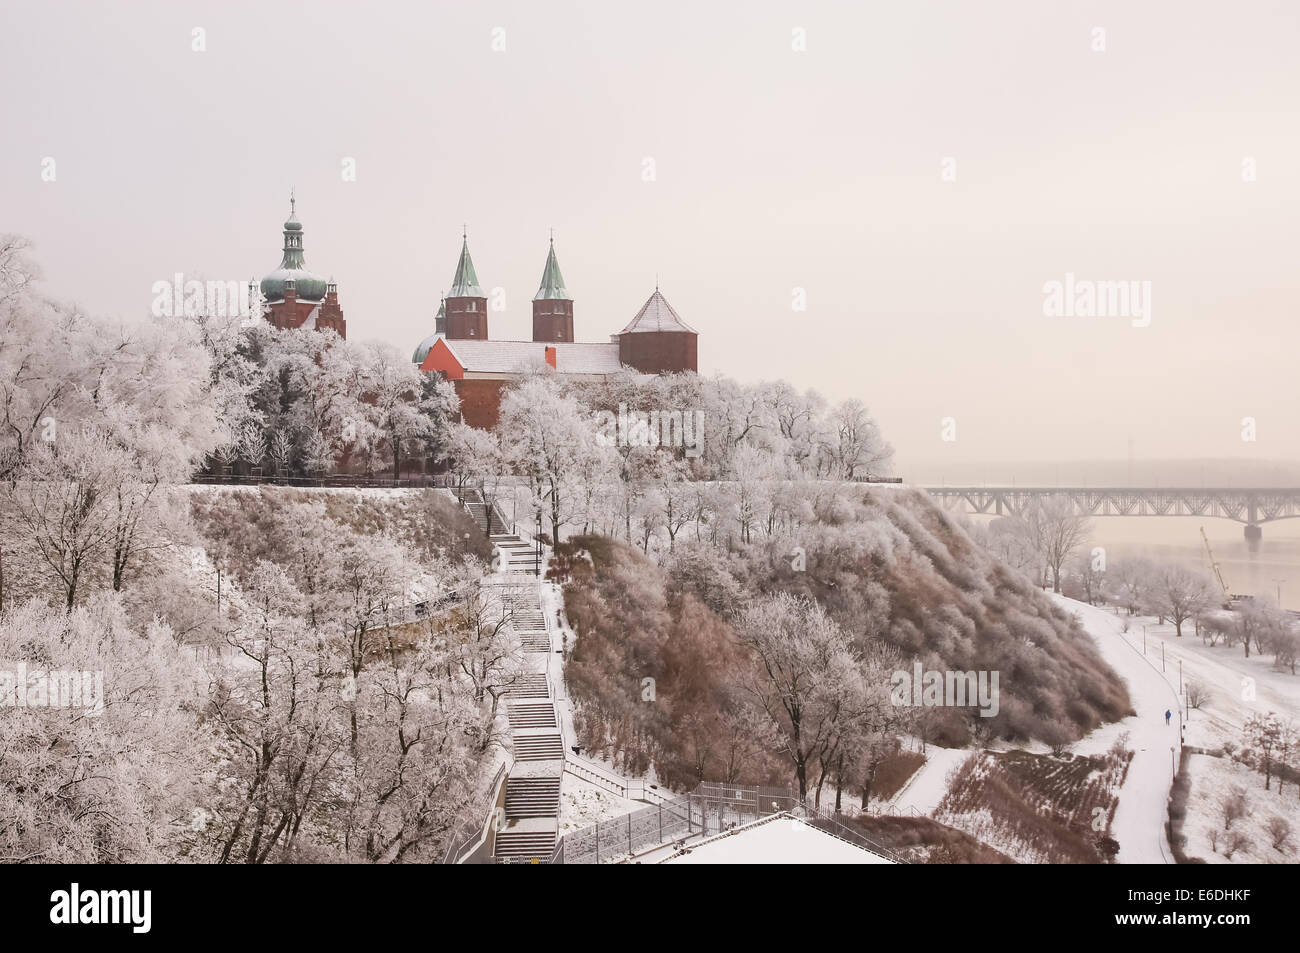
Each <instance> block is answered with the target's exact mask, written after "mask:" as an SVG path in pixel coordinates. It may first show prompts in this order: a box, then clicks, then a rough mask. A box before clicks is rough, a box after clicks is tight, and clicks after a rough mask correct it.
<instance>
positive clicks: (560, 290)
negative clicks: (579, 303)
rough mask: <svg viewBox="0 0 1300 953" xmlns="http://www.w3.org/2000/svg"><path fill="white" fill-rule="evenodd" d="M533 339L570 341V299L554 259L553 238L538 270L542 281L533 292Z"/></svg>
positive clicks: (571, 312) (571, 326) (571, 328)
mask: <svg viewBox="0 0 1300 953" xmlns="http://www.w3.org/2000/svg"><path fill="white" fill-rule="evenodd" d="M533 340H534V341H567V342H569V343H572V342H573V299H572V298H570V297H569V292H568V291H567V290H566V289H565V287H564V276H563V275H561V274H560V263H559V262H558V261H556V260H555V239H554V238H552V239H551V250H550V251H549V252H548V253H547V255H546V267H545V268H544V269H543V270H542V284H541V286H540V287H539V288H538V289H537V294H535V295H533Z"/></svg>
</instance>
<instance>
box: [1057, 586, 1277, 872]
mask: <svg viewBox="0 0 1300 953" xmlns="http://www.w3.org/2000/svg"><path fill="white" fill-rule="evenodd" d="M1057 599H1058V601H1059V602H1060V603H1061V604H1062V605H1063V606H1066V607H1067V608H1069V609H1070V610H1071V611H1073V612H1074V613H1075V614H1076V615H1077V616H1079V618H1080V621H1081V622H1082V623H1083V625H1084V627H1085V628H1086V629H1087V630H1088V632H1089V633H1090V634H1091V635H1092V636H1093V637H1094V638H1095V639H1096V640H1097V644H1098V647H1099V648H1100V650H1101V652H1102V656H1103V657H1104V658H1105V659H1106V661H1107V662H1108V663H1109V664H1110V665H1111V666H1112V667H1113V668H1114V669H1115V670H1116V671H1117V672H1119V674H1120V675H1121V676H1122V677H1123V678H1124V680H1125V682H1127V683H1128V686H1129V695H1130V698H1131V700H1132V702H1133V705H1134V708H1135V709H1136V711H1137V715H1136V717H1132V718H1126V719H1124V720H1123V721H1122V722H1119V723H1118V724H1115V725H1104V726H1103V727H1101V728H1099V729H1097V730H1096V731H1094V732H1092V734H1090V735H1089V736H1088V737H1087V738H1085V739H1084V740H1083V741H1081V742H1079V743H1078V744H1077V745H1075V746H1074V750H1075V751H1077V752H1079V753H1082V754H1096V753H1100V752H1101V751H1102V750H1104V749H1105V748H1106V747H1108V746H1109V745H1110V743H1111V742H1112V741H1113V740H1114V738H1115V737H1116V736H1117V735H1118V734H1119V733H1120V732H1121V731H1129V732H1130V745H1131V746H1132V747H1133V748H1134V749H1135V756H1134V759H1133V765H1132V767H1131V768H1130V770H1129V776H1128V779H1127V781H1126V783H1125V785H1124V788H1123V790H1122V792H1121V794H1120V804H1119V808H1118V810H1117V811H1116V815H1115V822H1114V831H1113V832H1114V835H1115V838H1116V839H1117V840H1118V841H1119V843H1120V855H1119V860H1120V862H1121V863H1162V862H1163V863H1169V862H1171V861H1172V853H1171V852H1170V850H1169V847H1168V843H1167V841H1166V838H1165V833H1164V832H1165V827H1164V821H1165V818H1166V811H1167V802H1168V794H1169V786H1170V783H1171V781H1172V767H1171V759H1172V758H1173V757H1174V756H1173V755H1172V754H1171V752H1170V750H1169V749H1170V748H1177V746H1178V744H1179V739H1178V723H1179V718H1178V716H1179V714H1180V712H1181V713H1182V714H1184V715H1185V718H1186V743H1187V744H1188V745H1193V746H1195V747H1201V748H1207V749H1218V748H1220V747H1221V746H1222V745H1223V743H1224V742H1225V741H1230V742H1233V743H1235V744H1236V745H1237V746H1238V747H1240V746H1241V745H1242V743H1243V741H1242V737H1241V727H1242V725H1243V724H1244V723H1245V721H1246V719H1247V718H1249V717H1250V715H1251V714H1253V713H1263V712H1269V711H1275V712H1277V713H1278V714H1279V715H1281V716H1282V717H1283V718H1287V717H1294V716H1297V715H1300V676H1294V675H1291V674H1290V673H1289V672H1280V671H1276V670H1275V669H1274V668H1273V664H1272V659H1271V658H1269V657H1260V656H1252V657H1251V658H1249V659H1247V658H1245V657H1244V653H1243V651H1242V649H1241V647H1240V646H1237V647H1235V648H1226V647H1224V646H1222V645H1219V646H1214V647H1211V646H1207V645H1205V644H1204V643H1203V642H1202V641H1201V640H1200V639H1199V638H1197V637H1196V636H1195V635H1194V634H1193V631H1192V627H1191V625H1190V624H1185V625H1184V626H1183V632H1184V634H1183V636H1182V637H1181V638H1179V637H1178V636H1177V635H1176V634H1175V630H1174V626H1173V624H1172V623H1165V624H1163V625H1161V624H1158V622H1157V620H1156V619H1154V618H1144V617H1141V616H1134V617H1132V618H1126V617H1125V616H1123V615H1119V614H1117V613H1116V611H1115V609H1114V608H1112V607H1095V606H1088V605H1086V604H1084V603H1080V602H1075V601H1074V600H1071V599H1065V598H1063V597H1057ZM1126 622H1127V628H1128V631H1127V632H1125V631H1124V628H1125V623H1126ZM1144 629H1145V650H1144ZM1191 680H1196V681H1199V682H1200V683H1202V684H1203V685H1204V686H1206V688H1207V689H1208V690H1209V691H1208V700H1207V701H1206V702H1205V703H1204V704H1203V705H1202V706H1201V708H1200V709H1195V708H1193V709H1190V710H1189V709H1188V708H1187V706H1186V704H1185V703H1184V696H1183V695H1182V694H1181V689H1182V688H1183V687H1184V685H1185V684H1186V682H1188V681H1191ZM1252 691H1253V694H1254V697H1253V698H1252V697H1251V692H1252ZM1166 710H1171V711H1173V713H1174V719H1173V726H1172V727H1166V726H1165V724H1164V712H1165V711H1166ZM1189 771H1190V772H1191V784H1192V787H1191V795H1190V799H1189V803H1188V817H1187V821H1186V823H1185V825H1184V829H1183V833H1184V834H1185V835H1186V836H1187V837H1188V846H1187V852H1188V854H1189V855H1191V856H1201V857H1205V858H1206V859H1207V860H1210V861H1214V857H1212V856H1211V855H1212V854H1213V853H1214V852H1213V850H1211V849H1210V848H1209V846H1208V839H1207V838H1206V837H1205V835H1204V829H1205V828H1206V826H1207V824H1209V823H1210V821H1211V819H1212V818H1214V817H1216V816H1218V815H1219V806H1218V802H1219V798H1220V796H1221V795H1222V793H1223V792H1224V791H1225V790H1227V789H1228V788H1229V787H1231V785H1232V784H1233V783H1241V784H1242V785H1243V786H1244V787H1245V788H1246V789H1247V791H1248V792H1252V794H1251V797H1252V800H1254V797H1255V796H1254V793H1253V792H1254V790H1255V789H1256V788H1258V789H1259V794H1260V795H1267V796H1272V797H1276V795H1275V794H1273V793H1272V792H1264V791H1263V777H1262V775H1259V774H1257V773H1255V774H1254V775H1253V777H1252V772H1251V771H1250V770H1249V769H1248V768H1246V767H1245V766H1243V765H1237V764H1234V763H1233V762H1231V761H1230V760H1225V759H1216V758H1210V757H1202V756H1199V755H1198V756H1193V757H1192V758H1191V760H1190V762H1189ZM1259 803H1260V805H1261V810H1262V804H1263V802H1262V801H1261V802H1259ZM1267 820H1268V817H1267V816H1264V817H1259V818H1253V819H1252V822H1251V823H1252V824H1253V825H1254V826H1256V827H1259V829H1260V831H1262V830H1263V825H1264V824H1265V823H1267ZM1219 823H1220V826H1221V825H1222V820H1221V818H1220V822H1219ZM1293 825H1294V826H1296V827H1297V828H1298V829H1300V818H1293ZM1251 839H1252V841H1254V842H1255V847H1254V849H1253V851H1243V852H1240V853H1238V854H1236V856H1235V858H1234V860H1235V861H1236V862H1242V861H1243V860H1245V859H1246V858H1247V857H1253V860H1254V862H1268V861H1273V862H1276V861H1278V860H1279V859H1280V855H1279V854H1277V852H1273V853H1272V854H1269V851H1271V850H1272V848H1271V846H1269V845H1268V844H1267V842H1266V841H1267V838H1266V835H1264V834H1262V833H1259V832H1256V831H1252V833H1251ZM1261 851H1262V852H1263V853H1262V854H1261V853H1260V852H1261ZM1218 862H1227V860H1226V858H1223V857H1222V856H1221V855H1219V856H1218ZM1246 862H1251V861H1246Z"/></svg>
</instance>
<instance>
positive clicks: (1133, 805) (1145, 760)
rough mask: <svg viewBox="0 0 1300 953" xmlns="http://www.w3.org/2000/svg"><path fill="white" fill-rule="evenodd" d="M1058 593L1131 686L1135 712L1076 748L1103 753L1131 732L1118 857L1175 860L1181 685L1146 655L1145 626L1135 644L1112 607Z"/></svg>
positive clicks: (1115, 830) (1115, 829)
mask: <svg viewBox="0 0 1300 953" xmlns="http://www.w3.org/2000/svg"><path fill="white" fill-rule="evenodd" d="M1054 598H1055V599H1056V600H1057V602H1059V603H1060V605H1061V606H1062V608H1065V609H1067V610H1069V611H1070V612H1073V613H1074V614H1075V615H1076V616H1078V618H1079V621H1080V622H1081V623H1082V624H1083V627H1084V628H1085V629H1086V630H1087V632H1088V634H1089V635H1091V636H1092V637H1093V639H1095V640H1096V642H1097V649H1098V651H1099V652H1100V653H1101V656H1102V658H1104V659H1105V660H1106V662H1107V663H1108V664H1109V665H1110V667H1111V668H1113V669H1114V670H1115V671H1116V673H1118V674H1119V676H1120V677H1121V678H1122V679H1124V681H1125V683H1126V684H1127V685H1128V693H1129V699H1130V700H1131V701H1132V703H1133V710H1134V711H1136V712H1137V715H1136V716H1134V717H1129V718H1125V719H1124V720H1123V721H1121V722H1119V723H1118V724H1113V725H1104V726H1102V727H1101V728H1098V729H1097V730H1096V731H1094V732H1092V733H1091V734H1090V735H1088V736H1087V737H1086V738H1084V739H1083V740H1082V741H1080V742H1079V744H1077V745H1075V751H1077V752H1078V753H1080V754H1094V753H1101V752H1103V751H1105V750H1106V748H1108V747H1110V745H1111V743H1112V742H1113V741H1114V740H1115V738H1116V737H1117V736H1118V735H1119V734H1120V733H1122V732H1125V731H1127V732H1128V733H1129V746H1130V747H1131V748H1132V749H1133V751H1134V754H1133V761H1132V763H1131V764H1130V765H1129V769H1128V777H1127V778H1125V780H1124V786H1123V788H1122V789H1121V790H1120V795H1119V806H1118V807H1117V808H1116V809H1115V820H1114V822H1113V824H1112V826H1111V832H1112V834H1113V836H1114V837H1115V839H1116V840H1117V841H1119V857H1118V860H1119V862H1120V863H1122V864H1171V863H1173V853H1172V852H1171V851H1170V849H1169V842H1168V839H1167V837H1166V831H1165V820H1166V811H1167V808H1168V800H1169V787H1170V785H1171V784H1172V783H1173V765H1174V758H1175V757H1176V753H1177V749H1178V746H1179V727H1178V718H1177V713H1178V710H1179V698H1178V689H1177V684H1176V682H1174V683H1171V682H1169V681H1167V680H1166V678H1165V676H1164V675H1161V674H1160V669H1159V665H1158V663H1157V664H1156V665H1152V664H1151V662H1150V660H1149V659H1148V658H1147V657H1144V656H1143V654H1142V633H1141V631H1138V633H1137V641H1136V644H1135V643H1134V641H1133V638H1134V637H1133V633H1131V632H1130V633H1128V634H1127V635H1126V634H1125V633H1124V632H1123V631H1122V627H1123V621H1122V620H1121V619H1120V618H1119V617H1118V616H1116V615H1115V614H1114V612H1113V610H1110V609H1103V608H1098V607H1095V606H1089V605H1086V604H1084V603H1082V602H1075V601H1074V600H1073V599H1066V598H1064V597H1061V596H1055V597H1054ZM1174 677H1175V679H1176V678H1177V676H1176V675H1175V676H1174ZM1166 710H1172V711H1173V712H1174V714H1175V717H1174V721H1173V724H1172V725H1166V724H1165V711H1166ZM1171 749H1172V750H1171Z"/></svg>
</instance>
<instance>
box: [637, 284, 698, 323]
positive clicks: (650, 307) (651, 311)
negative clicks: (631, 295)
mask: <svg viewBox="0 0 1300 953" xmlns="http://www.w3.org/2000/svg"><path fill="white" fill-rule="evenodd" d="M646 331H687V332H689V333H691V334H695V333H697V332H696V330H695V329H694V328H693V327H691V326H690V325H689V324H687V323H686V322H685V321H683V320H682V319H681V317H680V316H679V315H678V314H677V312H676V311H674V310H673V306H672V305H670V304H669V303H668V299H666V298H665V297H664V296H663V295H662V294H660V293H659V289H658V288H656V289H655V293H654V294H652V295H651V296H650V299H649V300H648V301H647V302H646V303H645V304H644V305H642V306H641V310H640V311H638V312H637V313H636V317H635V318H633V319H632V320H631V321H629V322H628V325H627V327H625V328H624V329H623V332H622V333H624V334H636V333H638V332H646Z"/></svg>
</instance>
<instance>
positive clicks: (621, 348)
mask: <svg viewBox="0 0 1300 953" xmlns="http://www.w3.org/2000/svg"><path fill="white" fill-rule="evenodd" d="M615 337H616V338H617V339H618V358H619V360H620V361H622V362H623V363H624V364H627V365H628V366H630V367H635V368H636V369H637V370H638V371H640V372H641V373H643V374H675V373H677V372H679V371H695V370H697V367H696V361H697V351H698V341H699V334H698V333H697V332H696V330H695V329H694V328H692V327H691V326H690V325H688V324H687V323H686V322H685V321H683V320H682V319H681V318H680V317H678V315H677V312H676V311H674V310H673V307H672V305H670V304H669V303H668V301H667V300H666V299H665V298H664V296H663V295H661V294H660V293H659V289H658V288H655V293H654V294H652V295H651V296H650V299H649V300H648V301H647V302H646V303H645V305H644V306H643V307H642V308H641V310H640V311H638V312H637V315H636V317H635V318H633V319H632V320H631V321H630V322H629V323H628V326H627V327H625V328H624V329H623V330H622V331H621V332H620V333H619V334H617V335H615Z"/></svg>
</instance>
